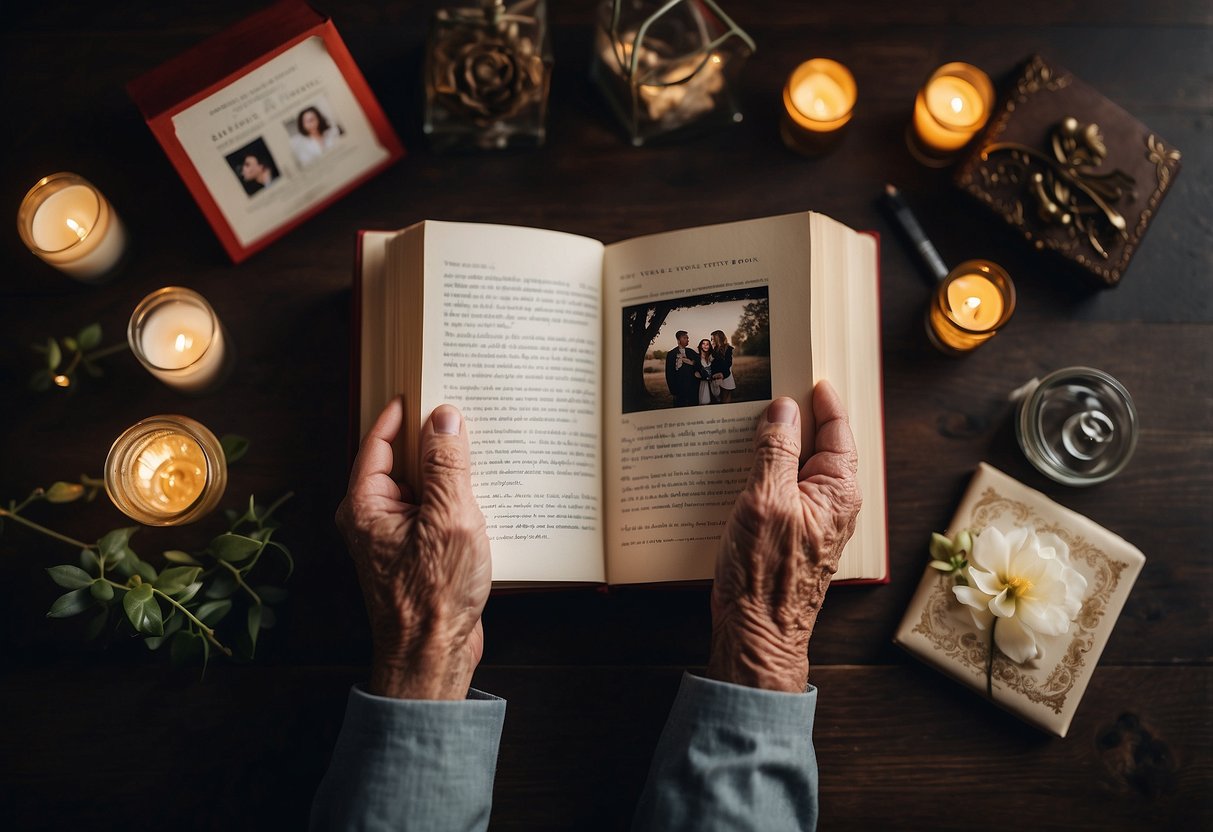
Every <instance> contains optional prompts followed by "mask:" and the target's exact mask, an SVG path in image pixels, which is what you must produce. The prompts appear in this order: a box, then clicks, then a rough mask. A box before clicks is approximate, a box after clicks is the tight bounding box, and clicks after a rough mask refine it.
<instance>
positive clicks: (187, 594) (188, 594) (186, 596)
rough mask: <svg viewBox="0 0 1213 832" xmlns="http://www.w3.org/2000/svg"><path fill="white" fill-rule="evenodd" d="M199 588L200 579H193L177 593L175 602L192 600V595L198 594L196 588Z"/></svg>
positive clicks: (181, 602)
mask: <svg viewBox="0 0 1213 832" xmlns="http://www.w3.org/2000/svg"><path fill="white" fill-rule="evenodd" d="M200 589H202V581H194V582H193V583H192V584H190V585H189V586H187V587H186V588H185V589H183V590H181V593H180V594H179V595H177V603H179V604H184V603H186V602H187V601H192V600H194V596H195V595H197V594H198V590H200Z"/></svg>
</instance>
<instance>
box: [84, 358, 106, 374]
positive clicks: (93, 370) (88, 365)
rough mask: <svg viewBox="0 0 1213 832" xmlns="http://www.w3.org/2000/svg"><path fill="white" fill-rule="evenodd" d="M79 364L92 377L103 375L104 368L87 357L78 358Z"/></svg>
mask: <svg viewBox="0 0 1213 832" xmlns="http://www.w3.org/2000/svg"><path fill="white" fill-rule="evenodd" d="M80 366H81V367H83V368H84V372H86V373H88V374H89V375H90V376H92V377H93V378H101V377H102V376H103V375H105V370H103V369H101V368H100V367H98V366H97V365H96V364H94V363H93V362H91V361H89V360H88V359H87V358H82V359H80Z"/></svg>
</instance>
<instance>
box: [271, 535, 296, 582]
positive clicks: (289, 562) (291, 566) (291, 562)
mask: <svg viewBox="0 0 1213 832" xmlns="http://www.w3.org/2000/svg"><path fill="white" fill-rule="evenodd" d="M269 545H270V546H273V547H274V548H275V549H277V550H278V551H279V552H281V553H282V556H283V557H284V558H286V577H287V578H290V577H291V575H292V574H294V572H295V559H294V558H293V557H291V550H290V549H288V548H286V547H285V546H283V545H282V544H281V543H277V542H274V543H270V544H269Z"/></svg>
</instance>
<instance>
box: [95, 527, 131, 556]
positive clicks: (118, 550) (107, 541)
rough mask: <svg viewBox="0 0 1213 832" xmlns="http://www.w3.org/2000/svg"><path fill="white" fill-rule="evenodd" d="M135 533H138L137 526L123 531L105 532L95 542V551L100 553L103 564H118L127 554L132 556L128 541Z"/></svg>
mask: <svg viewBox="0 0 1213 832" xmlns="http://www.w3.org/2000/svg"><path fill="white" fill-rule="evenodd" d="M137 531H139V527H138V526H128V527H127V528H125V529H114V530H113V531H111V532H106V534H105V535H103V536H102V538H101V539H100V540H98V541H97V550H98V551H100V552H101V556H102V557H103V558H105V562H106V563H119V562H121V561H122V559H123V558H125V557H126V555H127V554H128V553H129V554H134V553H133V552H131V547H130V540H131V535H133V534H134V533H135V532H137Z"/></svg>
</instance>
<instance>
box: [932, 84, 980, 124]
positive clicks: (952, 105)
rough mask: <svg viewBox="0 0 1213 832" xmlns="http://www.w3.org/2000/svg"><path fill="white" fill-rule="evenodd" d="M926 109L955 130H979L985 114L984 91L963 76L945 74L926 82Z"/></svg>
mask: <svg viewBox="0 0 1213 832" xmlns="http://www.w3.org/2000/svg"><path fill="white" fill-rule="evenodd" d="M925 97H926V105H927V110H928V111H929V112H930V113H931V115H932V116H933V117H934V118H935V120H936V121H938V122H939V123H940V124H942V125H944V126H945V127H951V128H954V129H959V130H965V129H976V126H977V125H978V123H979V122H981V121H982V119H983V117H984V116H985V114H986V108H985V103H984V102H983V101H982V99H981V94H980V93H979V92H978V91H977V88H976V87H974V86H973V85H972V84H971V83H969V82H968V81H966V80H965V79H964V78H957V77H956V76H953V75H942V76H940V77H938V78H935V79H933V80H932V81H931V83H930V84H928V85H927V88H926V92H925Z"/></svg>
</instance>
